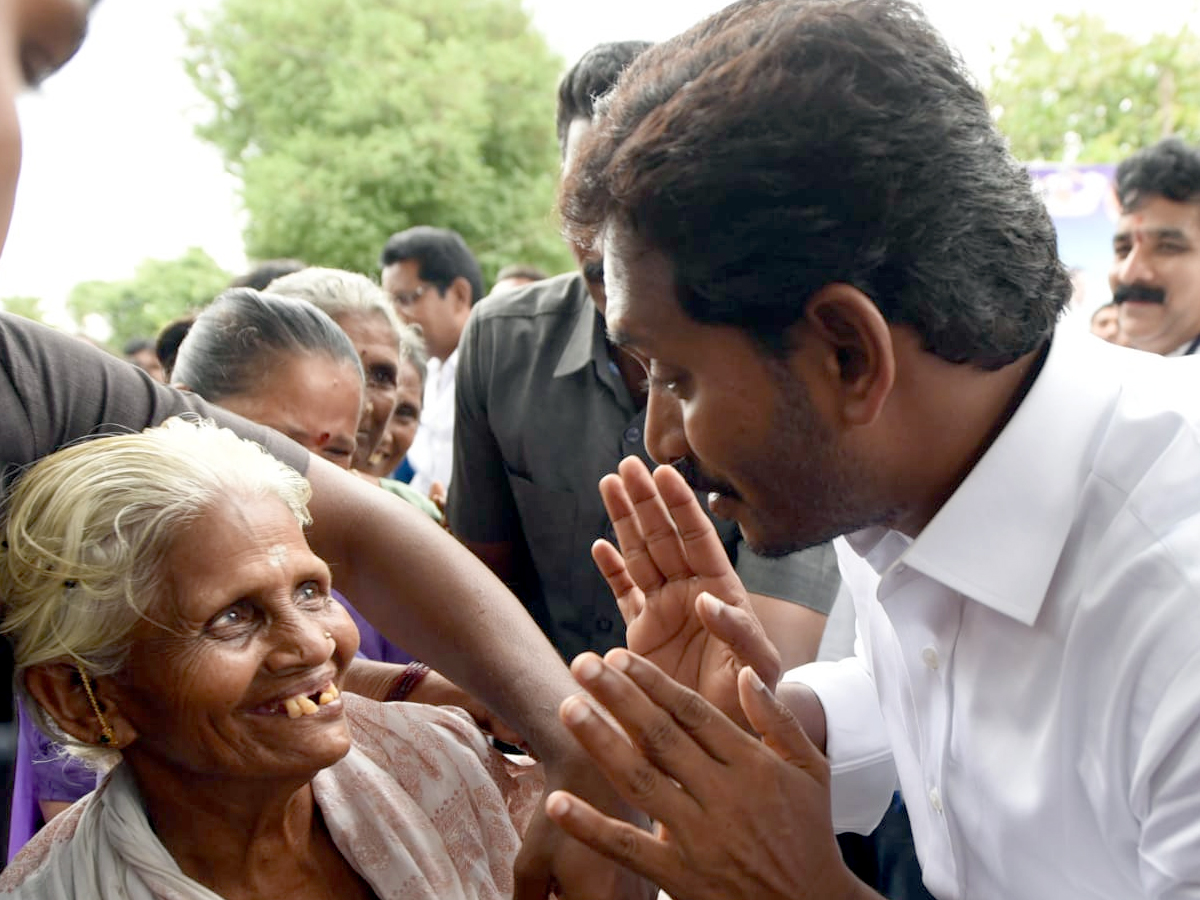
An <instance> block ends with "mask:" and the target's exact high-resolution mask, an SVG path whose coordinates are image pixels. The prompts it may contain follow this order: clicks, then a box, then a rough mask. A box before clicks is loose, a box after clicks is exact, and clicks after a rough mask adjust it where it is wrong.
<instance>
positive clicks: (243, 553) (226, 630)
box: [117, 496, 358, 779]
mask: <svg viewBox="0 0 1200 900" xmlns="http://www.w3.org/2000/svg"><path fill="white" fill-rule="evenodd" d="M165 565H166V570H167V572H168V573H169V577H168V579H167V590H166V592H165V596H163V597H161V598H159V599H158V600H156V601H155V603H154V604H152V606H151V608H150V609H149V610H148V614H147V621H143V622H142V623H141V624H139V625H138V627H137V628H136V629H135V631H134V635H133V639H134V642H133V646H132V649H131V651H130V657H129V662H128V665H127V666H126V668H125V670H124V671H123V672H122V674H121V675H120V676H119V678H118V687H117V690H118V692H119V693H118V697H119V699H118V709H119V711H120V713H121V716H122V718H124V719H125V720H127V721H128V722H129V724H130V725H132V727H133V728H134V730H136V732H137V734H138V737H137V739H136V740H134V741H133V742H132V743H131V744H130V745H129V746H128V747H127V748H122V749H123V751H124V753H125V756H126V759H127V760H129V761H131V762H135V765H136V760H137V759H142V760H147V759H149V760H152V761H153V763H154V765H155V770H156V771H163V770H165V771H168V772H175V773H178V774H179V775H180V776H181V777H183V778H187V777H188V776H190V775H215V776H228V777H252V778H256V779H264V778H272V777H280V778H297V777H299V778H307V777H311V775H312V774H313V773H315V772H316V771H318V770H320V769H322V768H324V767H326V766H328V765H331V764H332V763H334V762H336V761H337V760H339V759H341V758H342V757H343V756H344V755H345V754H346V752H347V751H348V750H349V747H350V735H349V731H348V728H347V725H346V720H345V716H344V713H343V705H342V702H341V701H340V700H338V699H336V695H337V693H338V691H337V689H336V688H337V687H340V685H341V683H342V679H343V676H344V674H345V671H346V668H347V666H348V665H349V663H350V661H351V659H353V657H354V654H355V652H356V651H357V649H358V630H357V629H356V628H355V626H354V623H353V621H352V620H351V619H350V616H349V614H348V613H347V612H346V611H345V609H344V608H343V607H342V605H341V604H340V603H338V602H337V600H335V599H333V598H332V597H331V596H330V594H329V588H330V584H329V569H328V567H326V565H325V564H324V563H323V562H322V561H321V560H320V559H318V558H317V557H316V556H315V555H313V553H312V551H311V550H310V549H309V548H308V544H307V543H306V542H305V539H304V535H303V533H302V531H301V529H300V525H299V524H298V523H297V522H296V519H295V517H294V516H293V515H292V513H291V512H290V511H289V510H288V508H287V507H286V506H285V505H284V504H283V502H282V501H280V500H279V499H277V498H275V497H254V498H247V497H241V496H232V497H227V498H222V501H221V505H220V506H219V507H216V508H213V509H211V510H210V511H208V512H207V513H205V514H204V515H203V516H201V517H200V518H199V519H197V520H196V521H195V522H194V523H193V524H192V525H191V526H190V527H189V528H188V529H186V530H185V531H184V532H183V533H182V534H181V535H180V536H179V537H178V538H177V539H176V541H175V543H174V544H173V545H172V547H171V549H170V552H169V553H168V554H167V557H166V560H165Z"/></svg>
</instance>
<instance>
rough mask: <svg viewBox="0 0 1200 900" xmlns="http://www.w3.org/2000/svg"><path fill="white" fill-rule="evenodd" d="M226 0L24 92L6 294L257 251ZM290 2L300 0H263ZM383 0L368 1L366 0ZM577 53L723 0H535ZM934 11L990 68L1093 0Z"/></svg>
mask: <svg viewBox="0 0 1200 900" xmlns="http://www.w3.org/2000/svg"><path fill="white" fill-rule="evenodd" d="M214 2H215V0H105V2H104V3H101V4H100V5H99V6H98V7H97V10H96V12H95V13H94V14H93V16H92V29H91V35H90V36H89V38H88V40H87V43H86V44H85V46H84V48H83V50H81V51H80V53H79V55H78V56H77V57H76V58H75V59H74V60H73V61H72V62H71V63H70V64H69V65H68V66H67V68H66V69H65V70H64V71H63V72H61V73H60V74H58V75H57V76H55V77H54V78H52V79H51V80H50V81H49V82H48V83H47V84H46V85H45V86H44V87H43V88H42V89H41V90H40V91H39V92H38V93H37V94H35V95H31V96H29V97H26V98H24V99H23V100H22V101H21V104H20V112H21V121H22V126H23V129H24V133H25V164H24V170H23V172H22V175H21V184H20V188H19V191H18V196H17V207H16V212H15V215H14V218H13V225H12V229H11V230H10V232H9V238H8V244H7V246H6V247H5V249H4V253H3V258H2V259H0V297H5V296H21V295H31V296H38V297H42V298H43V299H44V300H45V301H46V305H47V307H49V308H54V307H55V306H59V305H61V302H62V300H63V298H65V296H66V294H67V293H68V291H69V290H70V289H71V287H72V286H73V285H75V284H76V283H78V282H80V281H84V280H88V279H94V278H100V279H114V278H124V277H127V276H129V275H131V274H132V272H133V269H134V267H135V266H136V265H137V264H138V263H139V262H140V261H141V260H143V259H145V258H147V257H154V258H161V259H170V258H174V257H176V256H179V255H180V254H181V253H183V251H184V250H186V249H187V248H188V247H189V246H199V247H203V248H204V249H205V250H207V251H208V252H209V253H210V254H211V255H212V256H213V257H214V258H215V259H216V260H217V261H218V262H219V263H221V264H222V265H223V266H225V267H226V268H228V269H230V270H235V271H236V270H238V269H240V268H241V267H242V266H243V265H244V264H245V257H244V255H243V252H242V241H241V228H242V224H243V218H242V215H241V213H240V210H239V206H238V201H237V184H236V182H235V181H234V179H232V178H230V177H229V176H228V175H226V174H225V173H224V171H223V168H222V164H221V161H220V159H219V157H218V155H217V153H216V151H215V150H212V149H210V148H209V147H207V146H206V145H204V144H201V143H200V142H199V141H197V140H196V139H195V138H194V137H193V134H192V123H193V122H194V121H195V119H196V117H197V110H198V108H199V100H198V98H197V96H196V94H195V93H194V91H193V90H192V87H191V85H190V82H189V81H188V79H187V77H186V75H185V74H184V73H183V69H182V66H181V65H180V62H179V58H180V53H181V50H182V34H181V32H180V29H179V27H178V25H177V17H178V14H179V11H180V10H182V9H185V8H186V9H188V10H190V11H194V10H197V9H200V8H203V7H207V6H211V5H213V3H214ZM264 2H286V0H264ZM362 2H369V0H362ZM525 5H526V8H527V9H529V10H530V11H531V12H532V14H533V17H534V22H535V24H536V26H537V27H538V28H540V29H541V31H542V32H543V33H544V34H545V35H546V37H547V39H548V40H549V42H550V44H551V46H553V47H554V48H555V49H556V50H557V51H558V52H559V53H560V54H561V55H562V56H563V57H564V59H566V60H568V62H569V61H573V60H574V59H576V58H577V57H578V56H579V55H580V54H581V53H582V52H583V51H584V50H586V49H587V48H588V47H590V46H592V45H593V44H595V43H597V42H599V41H605V40H621V39H628V38H641V39H646V40H661V39H662V38H665V37H668V36H670V35H672V34H675V33H677V32H678V31H681V30H682V29H684V28H686V27H687V26H689V25H691V24H692V23H693V22H695V21H698V20H699V19H700V18H702V17H704V16H705V15H707V14H708V13H710V12H713V11H714V10H716V9H719V8H720V7H721V6H723V5H724V2H723V0H685V2H679V0H605V2H603V3H601V4H587V5H585V4H582V3H577V2H575V0H525ZM924 5H925V8H926V9H927V10H928V12H929V15H930V18H931V19H932V20H933V21H934V23H935V24H936V25H937V26H938V27H939V28H941V29H942V31H943V32H944V33H945V34H946V35H947V37H948V38H949V40H950V42H951V43H952V44H954V45H955V46H957V47H958V48H959V50H960V51H961V52H962V53H963V55H964V57H965V58H966V60H967V62H968V63H969V64H970V65H971V66H972V67H973V68H974V69H975V70H976V71H977V72H978V73H980V75H981V76H982V74H984V73H986V71H987V69H988V67H989V65H990V62H991V59H992V56H991V54H992V53H993V52H994V51H995V49H996V48H997V47H999V48H1003V47H1005V46H1007V44H1008V41H1009V39H1010V38H1011V36H1012V35H1013V34H1014V33H1015V31H1016V29H1017V28H1018V27H1019V26H1020V25H1021V24H1026V23H1028V24H1041V23H1044V22H1046V21H1048V20H1049V18H1050V17H1051V16H1052V15H1053V14H1054V13H1056V12H1075V11H1078V10H1079V9H1080V8H1081V6H1082V5H1083V4H1082V3H1081V0H1005V2H1003V3H986V4H985V3H983V2H981V0H925V2H924ZM1087 6H1088V8H1089V9H1091V10H1092V11H1093V12H1097V13H1099V14H1101V15H1103V16H1105V18H1106V19H1107V20H1108V21H1109V23H1110V24H1111V25H1112V26H1113V27H1116V28H1119V29H1121V30H1125V31H1127V32H1129V33H1132V34H1135V35H1142V36H1144V35H1148V34H1150V33H1153V32H1156V31H1166V30H1171V29H1173V28H1179V27H1182V26H1183V24H1184V23H1187V22H1194V21H1198V20H1200V0H1143V2H1141V3H1138V4H1136V5H1134V4H1131V3H1130V2H1129V0H1120V2H1118V0H1090V2H1089V3H1088V4H1087Z"/></svg>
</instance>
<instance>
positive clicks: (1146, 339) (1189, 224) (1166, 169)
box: [1109, 138, 1200, 356]
mask: <svg viewBox="0 0 1200 900" xmlns="http://www.w3.org/2000/svg"><path fill="white" fill-rule="evenodd" d="M1116 191H1117V199H1118V200H1119V201H1120V204H1121V217H1120V219H1118V220H1117V230H1116V234H1114V235H1113V264H1112V269H1111V270H1110V271H1109V286H1110V287H1111V288H1112V292H1113V301H1114V302H1115V303H1116V304H1117V309H1118V311H1119V317H1118V319H1119V324H1120V333H1121V338H1122V341H1123V342H1124V343H1126V344H1128V345H1129V346H1130V347H1135V348H1137V349H1138V350H1148V351H1150V352H1151V353H1161V354H1163V355H1164V356H1191V355H1192V354H1194V353H1195V352H1196V350H1197V348H1200V150H1197V148H1195V147H1191V146H1189V145H1187V144H1185V143H1184V142H1183V141H1181V140H1180V139H1179V138H1167V139H1166V140H1163V141H1159V142H1158V143H1157V144H1155V145H1153V146H1151V147H1146V148H1145V149H1143V150H1139V151H1138V152H1137V153H1135V154H1133V156H1130V157H1129V158H1128V159H1126V160H1125V161H1124V162H1122V163H1121V164H1120V165H1119V166H1118V167H1117V178H1116Z"/></svg>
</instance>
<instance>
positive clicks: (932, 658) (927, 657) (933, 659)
mask: <svg viewBox="0 0 1200 900" xmlns="http://www.w3.org/2000/svg"><path fill="white" fill-rule="evenodd" d="M921 662H923V663H925V666H926V667H927V668H930V669H934V670H935V671H936V669H937V667H938V663H939V660H938V652H937V650H935V649H933V647H926V648H925V649H924V650H922V651H921Z"/></svg>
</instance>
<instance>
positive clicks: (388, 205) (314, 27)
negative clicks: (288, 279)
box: [187, 0, 569, 274]
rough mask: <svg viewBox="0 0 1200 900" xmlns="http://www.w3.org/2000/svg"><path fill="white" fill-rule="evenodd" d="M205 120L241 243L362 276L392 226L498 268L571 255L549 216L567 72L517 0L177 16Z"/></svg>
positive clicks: (399, 1) (254, 6)
mask: <svg viewBox="0 0 1200 900" xmlns="http://www.w3.org/2000/svg"><path fill="white" fill-rule="evenodd" d="M187 30H188V45H189V48H190V49H189V54H188V60H187V66H188V72H189V74H190V75H191V77H192V80H193V81H194V83H195V84H196V86H197V87H198V88H199V90H200V92H201V93H202V94H203V96H204V97H205V98H206V100H207V102H208V104H210V106H211V110H212V115H211V118H209V120H208V121H207V122H206V123H205V124H203V125H201V126H200V128H199V129H198V131H199V133H200V135H201V137H202V138H204V139H206V140H208V141H210V142H212V143H213V144H214V145H215V146H217V147H218V148H219V149H220V151H221V152H222V154H223V155H224V158H225V161H226V164H227V166H228V168H229V170H230V171H231V172H232V173H233V174H234V175H236V176H238V177H239V178H240V179H241V181H242V200H243V203H244V205H245V207H246V210H247V212H248V214H249V225H248V228H247V231H246V235H245V238H246V251H247V254H248V255H249V256H251V257H255V258H260V259H266V258H271V257H278V256H291V257H299V258H301V259H304V260H305V261H306V262H309V263H313V264H321V265H331V266H337V267H341V268H347V269H352V270H357V271H366V272H371V271H374V269H375V268H376V267H377V262H378V257H379V251H380V249H381V248H382V246H383V243H384V241H385V240H386V239H387V237H388V235H390V234H391V233H392V232H394V231H399V230H401V229H404V228H407V227H409V226H411V225H422V224H427V225H439V226H443V227H448V228H453V229H455V230H457V231H459V232H461V233H462V235H463V237H464V238H465V239H466V240H467V243H468V244H469V245H470V246H471V247H472V249H473V250H474V251H475V252H476V254H477V255H478V256H479V258H480V261H481V263H483V265H484V269H485V271H486V272H488V273H489V274H494V272H495V270H496V269H497V268H499V266H501V265H503V264H505V263H511V262H529V263H534V264H539V265H542V266H545V267H548V268H550V269H552V270H554V269H560V268H565V267H566V266H567V265H569V257H568V256H567V255H566V252H565V250H564V247H563V244H562V241H561V239H560V238H559V236H558V232H557V225H556V222H555V220H554V216H553V207H554V190H555V184H556V181H557V176H558V153H557V144H556V141H555V136H554V102H555V86H556V84H557V79H558V75H559V72H560V70H561V67H562V63H561V60H560V59H559V58H558V57H557V56H556V55H555V54H553V53H552V52H551V51H550V49H549V48H548V46H547V45H546V42H545V40H544V39H543V38H542V36H541V35H540V34H538V33H537V32H536V31H535V30H534V29H533V27H532V25H531V22H530V19H529V15H528V14H527V13H526V12H525V11H524V10H523V9H522V7H521V3H520V0H438V2H436V3H431V2H428V0H376V2H371V3H362V2H360V0H289V2H287V3H269V2H263V0H224V2H223V3H222V4H221V5H220V6H219V7H218V8H217V9H216V10H214V11H213V12H212V13H211V14H210V16H209V17H208V18H207V19H205V20H203V21H196V20H192V21H191V22H189V23H188V25H187Z"/></svg>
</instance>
